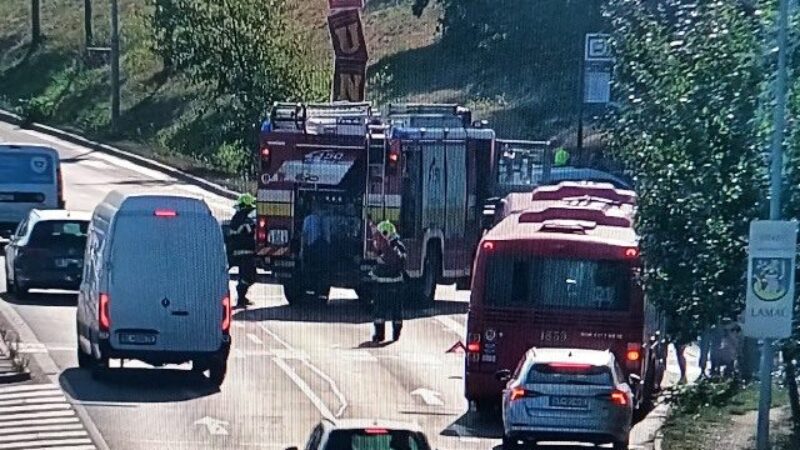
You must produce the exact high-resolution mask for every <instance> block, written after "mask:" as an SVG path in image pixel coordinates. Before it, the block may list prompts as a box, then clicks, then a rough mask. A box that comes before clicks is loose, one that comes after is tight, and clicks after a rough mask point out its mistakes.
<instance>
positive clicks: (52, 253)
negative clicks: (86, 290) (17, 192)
mask: <svg viewBox="0 0 800 450" xmlns="http://www.w3.org/2000/svg"><path fill="white" fill-rule="evenodd" d="M90 219H91V214H90V213H88V212H79V211H67V210H63V209H56V210H38V209H34V210H32V211H30V212H29V213H28V215H27V218H25V219H24V220H23V221H22V223H20V224H19V226H18V227H17V230H16V232H15V233H14V234H13V235H12V236H11V240H10V242H9V243H8V245H7V246H6V248H5V256H6V258H5V260H6V290H7V291H9V292H11V293H13V294H14V295H15V296H16V297H17V299H24V298H25V297H26V296H27V295H28V292H29V291H30V290H31V289H67V290H75V291H77V290H78V288H79V287H80V284H81V274H82V272H83V254H84V250H85V248H86V234H87V230H88V227H89V220H90Z"/></svg>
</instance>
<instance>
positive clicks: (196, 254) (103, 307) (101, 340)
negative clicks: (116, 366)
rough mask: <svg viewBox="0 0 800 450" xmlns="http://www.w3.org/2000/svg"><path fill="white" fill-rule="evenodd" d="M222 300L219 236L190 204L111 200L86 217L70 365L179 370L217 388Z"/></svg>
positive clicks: (98, 369)
mask: <svg viewBox="0 0 800 450" xmlns="http://www.w3.org/2000/svg"><path fill="white" fill-rule="evenodd" d="M230 325H231V301H230V295H229V291H228V265H227V259H226V255H225V245H224V243H223V239H222V230H221V229H220V227H219V224H218V222H217V221H216V220H215V219H214V217H213V216H212V215H211V210H210V209H209V207H208V205H207V204H206V203H205V202H204V201H203V200H202V199H199V198H192V197H181V196H174V195H156V194H122V193H119V192H116V191H115V192H111V193H110V194H108V195H107V196H106V198H105V199H104V200H103V202H102V203H100V205H98V206H97V208H96V209H95V211H94V214H93V216H92V221H91V224H90V225H89V236H88V239H87V243H86V255H85V257H84V272H83V282H82V283H81V288H80V293H79V296H78V313H77V330H78V362H79V365H80V367H82V368H90V369H92V370H93V373H94V374H99V373H102V372H105V371H106V369H108V360H109V359H120V360H124V359H138V360H141V361H144V362H146V363H148V364H152V365H155V366H161V365H164V364H181V363H184V362H188V361H191V362H192V367H193V370H196V371H199V372H202V373H205V372H206V371H208V372H209V378H210V379H211V381H212V382H213V383H214V384H216V385H220V384H222V381H223V380H224V378H225V372H226V370H227V360H228V353H229V351H230V345H231V338H230Z"/></svg>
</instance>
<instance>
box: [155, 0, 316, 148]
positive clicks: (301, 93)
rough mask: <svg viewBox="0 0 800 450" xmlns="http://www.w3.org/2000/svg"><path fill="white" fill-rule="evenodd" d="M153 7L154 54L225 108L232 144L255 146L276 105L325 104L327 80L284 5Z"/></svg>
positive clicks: (221, 1) (222, 0)
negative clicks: (260, 126)
mask: <svg viewBox="0 0 800 450" xmlns="http://www.w3.org/2000/svg"><path fill="white" fill-rule="evenodd" d="M152 1H153V3H154V12H153V15H152V18H151V26H152V29H153V47H154V50H155V51H156V52H157V53H158V54H159V55H160V56H161V57H162V59H163V60H164V65H165V68H166V69H168V70H169V71H175V72H179V73H181V74H184V75H185V76H186V77H187V78H188V79H189V80H190V81H191V82H193V83H195V84H197V85H201V86H203V87H204V88H205V89H204V91H205V92H208V93H209V94H210V97H211V98H212V99H214V100H215V102H214V104H215V107H222V108H224V109H225V112H226V117H227V118H228V120H226V121H224V122H223V123H221V124H220V126H221V127H222V128H227V129H228V130H227V132H228V134H229V137H230V139H234V140H235V139H240V138H241V137H242V136H244V137H245V140H244V142H245V143H246V144H249V145H252V143H253V142H254V140H255V136H256V132H255V130H256V126H257V124H258V123H259V121H260V120H261V118H263V116H264V114H265V113H266V111H267V109H268V107H269V106H270V105H271V104H272V103H273V102H274V101H300V100H318V99H320V98H323V96H324V92H325V91H326V88H327V85H326V84H327V74H326V73H325V71H324V70H320V69H318V68H317V67H315V66H314V65H313V64H311V62H310V59H309V58H308V53H307V49H306V48H305V47H303V42H304V41H303V40H302V39H300V38H299V35H298V33H296V32H295V30H293V29H292V26H291V23H290V21H289V20H288V16H287V13H286V6H285V2H283V1H282V0H152ZM228 142H232V141H228Z"/></svg>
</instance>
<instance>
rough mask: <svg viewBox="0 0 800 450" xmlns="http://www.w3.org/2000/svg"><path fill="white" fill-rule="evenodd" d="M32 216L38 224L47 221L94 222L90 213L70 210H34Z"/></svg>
mask: <svg viewBox="0 0 800 450" xmlns="http://www.w3.org/2000/svg"><path fill="white" fill-rule="evenodd" d="M31 215H32V216H33V217H34V220H36V221H37V222H41V221H46V220H81V221H85V222H88V221H90V220H92V213H91V212H88V211H75V210H69V209H34V210H32V211H31Z"/></svg>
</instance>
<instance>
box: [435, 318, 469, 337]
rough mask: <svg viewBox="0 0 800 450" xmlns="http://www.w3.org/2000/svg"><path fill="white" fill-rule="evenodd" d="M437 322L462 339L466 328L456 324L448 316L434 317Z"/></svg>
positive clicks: (456, 322)
mask: <svg viewBox="0 0 800 450" xmlns="http://www.w3.org/2000/svg"><path fill="white" fill-rule="evenodd" d="M434 318H435V319H436V321H437V322H439V323H441V324H442V325H444V326H445V328H447V329H448V330H450V331H452V332H453V333H455V334H457V335H459V336H460V337H462V338H463V337H464V333H466V328H467V327H466V326H465V325H462V324H460V323H458V321H456V320H454V319H453V318H451V317H448V316H435V317H434Z"/></svg>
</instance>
